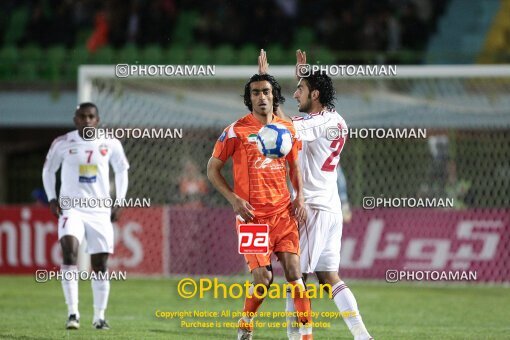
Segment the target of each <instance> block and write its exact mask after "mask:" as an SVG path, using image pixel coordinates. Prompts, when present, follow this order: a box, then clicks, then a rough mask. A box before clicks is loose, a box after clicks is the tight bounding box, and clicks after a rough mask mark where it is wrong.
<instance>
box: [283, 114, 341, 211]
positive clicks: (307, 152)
mask: <svg viewBox="0 0 510 340" xmlns="http://www.w3.org/2000/svg"><path fill="white" fill-rule="evenodd" d="M292 122H293V123H294V127H295V128H296V131H297V135H298V138H299V139H301V141H302V144H303V148H302V150H301V151H300V152H299V163H300V166H301V172H302V176H303V193H304V197H305V203H306V204H307V205H309V206H310V207H311V208H313V209H319V210H326V211H330V212H333V213H339V212H341V211H342V207H341V204H340V197H339V195H338V188H337V184H336V182H337V165H338V162H339V160H340V152H341V151H342V148H343V146H344V144H345V141H346V137H347V134H346V133H345V132H346V131H347V124H346V123H345V121H344V119H343V118H342V117H341V116H340V115H339V114H338V113H337V112H336V111H322V112H319V113H310V114H307V115H305V116H303V117H293V118H292ZM342 132H343V133H342Z"/></svg>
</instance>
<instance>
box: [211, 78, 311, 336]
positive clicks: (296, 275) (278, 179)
mask: <svg viewBox="0 0 510 340" xmlns="http://www.w3.org/2000/svg"><path fill="white" fill-rule="evenodd" d="M284 100H285V99H284V98H283V96H282V95H281V87H280V85H279V84H278V82H277V81H276V80H275V79H274V78H273V77H272V76H270V75H268V74H264V75H259V74H255V75H254V76H252V77H251V78H250V80H249V81H248V83H247V84H246V86H245V91H244V103H245V104H246V106H247V107H248V109H249V110H250V111H251V112H250V113H248V114H247V115H245V116H244V117H242V118H240V119H239V120H237V121H235V122H234V123H232V124H231V125H229V126H228V127H227V128H226V129H225V130H224V131H223V133H222V134H221V136H220V137H219V139H218V141H217V142H216V145H215V146H214V151H213V154H212V157H211V158H210V159H209V163H208V164H207V177H208V178H209V180H210V181H211V183H212V184H213V186H214V187H215V188H216V189H217V190H218V191H219V192H220V193H221V194H222V195H223V196H224V197H225V198H226V199H227V201H228V202H229V203H230V204H231V205H232V208H233V210H234V212H235V214H236V215H237V225H238V226H239V224H241V223H244V222H246V223H254V224H267V225H268V226H269V253H268V254H246V255H245V259H246V262H247V264H248V266H249V268H250V271H251V273H252V275H253V282H252V285H251V287H250V292H249V294H248V296H247V297H246V299H245V303H244V309H243V312H244V314H243V315H244V316H243V317H242V318H241V320H239V329H238V339H243V340H245V339H252V336H253V316H254V315H255V313H256V312H257V310H258V308H259V307H260V305H261V304H262V301H263V298H262V299H260V298H258V297H260V296H261V295H263V294H264V291H263V289H259V288H261V287H260V286H258V289H257V293H258V294H256V295H258V297H257V296H255V295H254V294H253V289H254V286H257V285H264V286H266V288H268V287H269V286H270V285H271V283H272V281H273V274H272V268H271V260H270V256H271V253H272V252H274V253H275V254H276V256H277V257H278V259H279V261H280V262H281V264H282V267H283V270H284V272H285V278H286V279H287V281H288V282H289V284H290V285H292V286H293V287H295V288H296V289H295V292H301V293H303V292H304V291H305V286H304V283H303V280H302V275H301V270H300V265H299V234H298V223H297V220H296V219H299V220H301V221H303V220H305V219H306V210H305V207H304V198H303V192H302V187H303V185H302V180H301V173H300V170H299V164H298V159H297V153H298V145H297V142H296V140H295V133H296V131H295V129H294V127H293V126H292V124H291V123H289V122H287V121H285V120H283V119H280V118H278V117H276V116H275V115H274V112H275V111H276V109H277V108H278V106H279V104H281V103H283V101H284ZM270 123H278V124H282V125H284V126H285V127H287V129H288V130H289V131H290V132H291V134H292V136H293V148H292V150H291V151H290V153H289V154H288V155H287V156H286V157H283V158H279V159H271V158H266V157H264V156H263V155H262V154H261V153H260V152H259V151H258V149H257V144H256V136H257V133H258V131H259V130H260V129H261V128H262V127H263V126H264V125H266V124H270ZM229 158H232V160H233V171H234V189H233V190H232V188H231V187H230V185H229V184H228V183H227V181H226V180H225V177H223V175H222V173H221V170H222V168H223V166H224V165H225V162H226V161H227V160H228V159H229ZM286 165H288V168H289V171H288V174H289V177H290V181H291V183H292V186H293V188H294V190H295V192H296V193H297V196H296V199H295V200H294V201H293V202H291V200H290V194H289V190H288V188H287V182H286V176H287V170H286ZM238 229H239V228H238ZM294 304H295V308H296V311H298V312H300V315H302V317H300V318H299V321H300V324H301V325H302V326H301V328H302V334H304V335H303V339H312V335H311V327H310V325H311V306H310V300H309V299H308V297H307V296H306V294H299V293H297V294H294Z"/></svg>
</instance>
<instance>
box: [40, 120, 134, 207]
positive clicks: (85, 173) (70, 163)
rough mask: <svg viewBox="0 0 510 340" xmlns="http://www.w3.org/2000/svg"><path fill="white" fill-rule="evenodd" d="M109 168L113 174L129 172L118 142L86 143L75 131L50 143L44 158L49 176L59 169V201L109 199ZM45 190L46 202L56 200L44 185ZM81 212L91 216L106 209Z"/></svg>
mask: <svg viewBox="0 0 510 340" xmlns="http://www.w3.org/2000/svg"><path fill="white" fill-rule="evenodd" d="M109 164H111V165H112V167H113V170H114V171H115V173H120V172H122V171H125V170H127V169H128V168H129V163H128V161H127V159H126V156H125V154H124V149H123V148H122V144H121V143H120V141H119V140H117V139H111V138H107V139H96V140H92V141H86V140H83V139H82V138H81V137H80V135H79V134H78V130H75V131H71V132H69V133H67V134H65V135H63V136H60V137H58V138H56V139H55V140H54V141H53V144H52V145H51V148H50V150H49V152H48V155H47V156H46V162H45V163H44V171H46V172H47V173H49V174H51V175H53V174H54V173H55V172H56V171H57V170H58V168H59V167H60V166H61V165H62V173H61V182H62V185H61V187H60V195H59V196H60V197H70V198H109V197H110V178H109V173H110V168H109ZM45 189H46V193H47V195H48V200H51V199H53V198H57V197H56V194H55V188H54V185H53V188H51V185H48V187H47V186H46V185H45ZM57 199H58V198H57ZM75 208H77V207H75ZM84 210H86V211H88V212H93V211H105V210H109V208H104V207H98V208H87V209H84Z"/></svg>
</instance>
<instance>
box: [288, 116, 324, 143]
mask: <svg viewBox="0 0 510 340" xmlns="http://www.w3.org/2000/svg"><path fill="white" fill-rule="evenodd" d="M329 120H330V118H329V117H325V116H324V115H322V114H316V115H306V116H304V117H292V124H294V127H295V128H296V132H297V134H298V136H299V138H300V139H301V140H303V141H306V142H312V141H314V140H316V139H317V138H320V137H322V136H325V135H326V128H327V126H328V122H329Z"/></svg>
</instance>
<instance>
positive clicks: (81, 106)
mask: <svg viewBox="0 0 510 340" xmlns="http://www.w3.org/2000/svg"><path fill="white" fill-rule="evenodd" d="M91 107H93V108H94V109H96V113H97V115H98V116H99V110H98V108H97V106H96V104H94V103H92V102H85V103H81V104H79V105H78V106H77V107H76V111H74V114H75V115H77V114H78V111H80V110H83V109H89V108H91Z"/></svg>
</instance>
